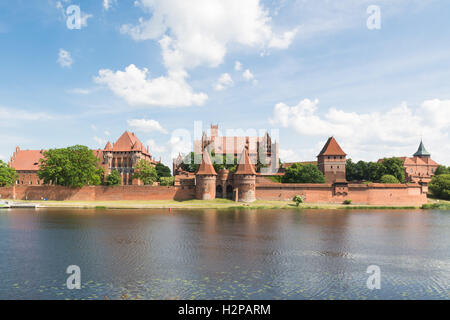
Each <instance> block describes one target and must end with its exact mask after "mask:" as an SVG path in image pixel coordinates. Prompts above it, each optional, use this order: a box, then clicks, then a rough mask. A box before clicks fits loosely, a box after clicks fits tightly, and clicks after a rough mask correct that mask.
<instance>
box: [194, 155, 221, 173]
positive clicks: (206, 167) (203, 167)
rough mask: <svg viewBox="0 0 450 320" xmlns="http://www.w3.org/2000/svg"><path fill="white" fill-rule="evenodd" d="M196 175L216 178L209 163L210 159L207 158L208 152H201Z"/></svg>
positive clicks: (210, 162)
mask: <svg viewBox="0 0 450 320" xmlns="http://www.w3.org/2000/svg"><path fill="white" fill-rule="evenodd" d="M196 174H197V175H202V176H216V175H217V173H216V170H215V169H214V167H213V165H212V161H211V157H210V156H209V152H208V151H207V150H205V151H204V152H203V157H202V163H201V164H200V167H199V168H198V170H197V173H196Z"/></svg>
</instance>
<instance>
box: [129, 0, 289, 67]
mask: <svg viewBox="0 0 450 320" xmlns="http://www.w3.org/2000/svg"><path fill="white" fill-rule="evenodd" d="M138 3H139V5H140V6H141V7H143V8H144V9H147V10H149V11H150V12H151V13H152V17H151V18H150V19H148V20H145V19H142V18H141V19H140V20H139V23H138V24H137V25H123V26H122V27H121V31H122V33H126V34H129V35H130V36H131V37H132V38H133V39H135V40H148V39H153V40H160V44H161V47H162V51H163V59H164V62H165V64H166V66H167V67H168V68H170V69H173V68H175V69H180V68H181V69H187V68H195V67H197V66H199V65H208V66H211V67H215V66H218V65H219V64H221V63H222V62H223V59H224V57H225V55H226V53H227V47H228V46H230V45H232V44H237V45H244V46H249V47H254V48H258V49H263V48H279V49H285V48H287V47H288V46H289V45H290V43H291V42H292V40H293V37H294V35H295V33H296V32H297V28H294V29H293V30H290V31H286V32H283V33H282V34H281V35H279V34H277V33H275V32H274V31H273V30H272V25H271V22H272V21H271V17H270V15H269V11H268V10H267V9H266V8H265V7H264V6H263V5H262V3H261V1H260V0H246V1H241V0H227V1H223V0H192V1H185V0H140V1H139V2H138Z"/></svg>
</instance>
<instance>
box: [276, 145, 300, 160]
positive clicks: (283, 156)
mask: <svg viewBox="0 0 450 320" xmlns="http://www.w3.org/2000/svg"><path fill="white" fill-rule="evenodd" d="M279 154H280V160H281V161H282V162H295V161H299V159H300V156H299V155H298V154H297V152H295V151H294V150H292V149H281V148H280V150H279Z"/></svg>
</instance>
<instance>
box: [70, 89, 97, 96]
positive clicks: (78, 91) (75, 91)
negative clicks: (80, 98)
mask: <svg viewBox="0 0 450 320" xmlns="http://www.w3.org/2000/svg"><path fill="white" fill-rule="evenodd" d="M67 93H71V94H81V95H88V94H90V93H91V90H89V89H82V88H74V89H70V90H67Z"/></svg>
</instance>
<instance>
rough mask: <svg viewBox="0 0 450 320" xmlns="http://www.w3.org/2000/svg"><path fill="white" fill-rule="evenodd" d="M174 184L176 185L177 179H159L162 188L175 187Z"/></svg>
mask: <svg viewBox="0 0 450 320" xmlns="http://www.w3.org/2000/svg"><path fill="white" fill-rule="evenodd" d="M174 183H175V178H174V177H161V178H160V179H159V184H160V185H161V186H164V187H170V186H173V185H174Z"/></svg>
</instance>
